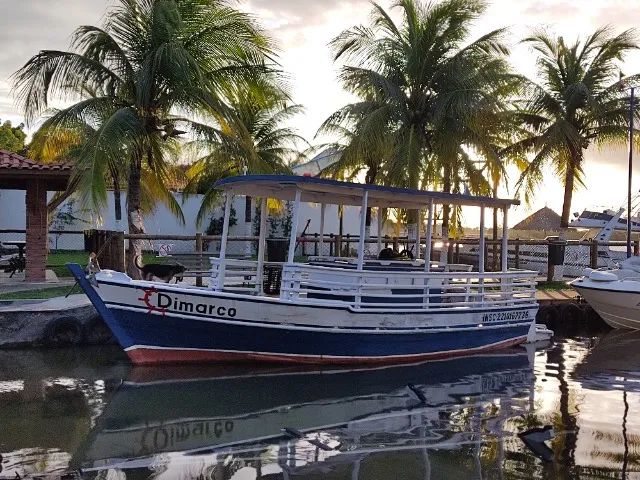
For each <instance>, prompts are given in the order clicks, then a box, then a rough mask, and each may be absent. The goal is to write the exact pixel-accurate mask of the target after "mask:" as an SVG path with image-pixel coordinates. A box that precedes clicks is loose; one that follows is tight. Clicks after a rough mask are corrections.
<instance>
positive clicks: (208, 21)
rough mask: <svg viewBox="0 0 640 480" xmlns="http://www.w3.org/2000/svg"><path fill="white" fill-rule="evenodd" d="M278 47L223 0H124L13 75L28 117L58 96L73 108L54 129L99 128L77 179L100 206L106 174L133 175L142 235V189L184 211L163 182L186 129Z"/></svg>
mask: <svg viewBox="0 0 640 480" xmlns="http://www.w3.org/2000/svg"><path fill="white" fill-rule="evenodd" d="M271 53H272V50H271V45H270V42H269V41H268V39H267V38H266V37H265V35H264V34H263V32H262V31H261V30H260V29H259V28H258V27H257V26H256V25H255V24H254V22H253V20H252V19H251V18H250V17H249V16H248V15H246V14H243V13H241V12H238V11H237V10H235V9H233V8H231V7H229V6H227V4H226V3H225V2H224V1H211V0H162V1H157V0H119V2H118V3H117V4H116V6H115V7H114V8H113V9H111V10H110V11H109V12H108V14H107V16H106V21H105V23H104V26H103V28H99V27H95V26H82V27H80V28H78V29H77V30H76V31H75V33H74V35H73V40H72V45H71V50H70V51H54V50H43V51H41V52H40V53H38V54H37V55H35V56H34V57H32V58H31V59H30V60H29V61H28V62H27V63H26V64H25V65H24V66H23V67H22V68H21V69H20V70H18V72H16V74H15V76H14V80H15V88H16V89H17V93H18V98H19V100H20V102H21V103H22V106H23V109H24V113H25V117H26V119H27V121H28V122H33V120H34V119H36V118H37V117H38V116H39V115H41V114H42V113H43V112H45V111H46V110H47V109H48V108H49V107H50V101H51V98H55V97H58V98H62V99H64V100H67V101H71V105H70V106H69V107H67V108H63V109H61V110H59V111H57V112H55V113H53V115H52V116H51V118H49V119H48V121H47V122H48V123H47V125H48V128H49V129H50V131H56V130H58V129H65V128H68V127H69V126H73V125H76V124H78V123H81V124H89V125H91V126H92V127H93V129H94V130H95V132H94V133H93V134H92V135H90V136H89V137H88V139H87V141H86V142H85V143H84V144H83V145H82V148H81V151H80V152H79V154H78V161H77V163H76V168H75V179H74V182H75V184H76V185H77V188H78V190H79V193H80V196H81V198H82V199H83V201H84V202H85V203H87V204H88V206H90V207H91V208H93V209H96V210H97V209H98V208H100V207H101V206H102V205H103V204H104V203H105V201H106V182H105V179H106V178H107V177H108V175H106V172H107V171H108V170H109V168H110V167H113V166H118V167H117V168H118V171H119V172H121V173H122V175H123V176H124V177H126V178H127V182H126V185H127V221H128V227H129V233H133V234H135V233H143V232H144V225H143V223H142V216H141V209H142V200H143V199H142V191H143V187H145V188H146V190H147V191H149V192H155V193H158V192H163V193H164V195H163V196H164V198H165V199H166V200H167V201H168V202H169V204H170V206H171V207H172V208H173V210H174V212H175V213H176V214H178V215H180V213H179V212H180V209H179V205H178V204H177V203H176V202H175V201H174V200H173V199H172V197H171V195H170V194H168V192H167V189H166V188H165V186H164V185H165V177H166V175H167V174H168V173H167V170H168V169H167V158H168V157H169V156H171V155H172V154H173V152H174V151H175V147H176V145H177V144H178V137H179V136H180V134H181V133H182V132H183V130H184V127H183V126H182V125H184V124H187V125H188V124H189V123H190V118H192V116H193V115H195V114H197V113H198V112H201V111H204V110H207V111H210V110H211V109H213V110H215V109H216V108H221V106H220V105H222V103H223V100H224V99H223V98H222V94H223V91H224V89H225V88H227V86H228V85H229V84H231V83H237V82H241V81H244V79H246V78H247V77H251V78H253V77H256V76H259V75H260V74H261V73H262V72H264V71H265V70H267V69H268V68H269V67H268V64H269V62H270V60H269V59H270V56H271ZM87 91H90V92H97V95H92V94H88V93H87ZM178 114H180V115H178ZM181 129H182V130H181ZM140 251H141V243H140V242H139V241H133V242H131V243H130V248H129V254H128V256H127V266H128V268H127V269H128V271H129V273H130V274H132V275H136V276H137V269H136V268H135V264H134V259H135V257H136V255H139V253H140Z"/></svg>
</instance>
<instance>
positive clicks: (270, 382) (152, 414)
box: [0, 331, 640, 480]
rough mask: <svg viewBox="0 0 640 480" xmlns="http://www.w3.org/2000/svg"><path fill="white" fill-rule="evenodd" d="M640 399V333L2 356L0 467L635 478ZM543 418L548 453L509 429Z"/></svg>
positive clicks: (269, 475) (125, 473) (224, 475)
mask: <svg viewBox="0 0 640 480" xmlns="http://www.w3.org/2000/svg"><path fill="white" fill-rule="evenodd" d="M409 384H411V385H412V386H411V387H410V386H408V385H409ZM421 397H422V398H424V399H425V401H424V402H423V401H421ZM639 407H640V333H638V332H636V333H630V332H620V331H614V332H610V333H607V334H604V335H601V336H598V337H583V338H564V339H558V340H557V341H556V342H555V343H554V344H553V345H552V346H551V347H549V348H547V349H541V350H538V351H531V350H530V351H526V350H524V349H517V350H509V351H503V352H500V353H496V354H492V355H483V356H474V357H467V358H461V359H456V360H447V361H439V362H431V363H423V364H419V365H413V366H403V367H390V368H380V369H362V370H348V371H346V370H339V369H335V370H326V369H325V370H314V369H299V368H298V369H294V368H279V367H275V368H269V369H265V368H263V369H256V368H246V367H243V368H238V367H233V368H232V367H228V366H227V367H220V366H209V367H188V368H185V367H163V368H138V367H136V368H133V367H131V366H129V365H128V363H127V362H126V359H125V358H124V356H123V355H122V354H121V352H119V350H118V349H117V348H99V349H96V348H92V349H79V350H49V351H24V352H23V351H9V352H7V351H5V352H0V452H2V456H3V460H2V464H1V465H2V469H3V470H2V472H1V473H0V478H14V477H15V475H16V473H17V474H18V475H20V476H22V477H24V476H36V475H48V476H50V477H51V478H59V477H60V475H62V474H63V473H65V472H68V471H70V470H76V474H77V471H78V469H80V468H81V469H82V474H81V476H82V477H83V478H96V479H124V478H136V479H146V478H161V479H174V478H175V479H185V480H186V479H192V478H193V479H196V478H198V479H215V480H230V479H234V480H249V479H256V478H259V479H263V480H267V479H269V480H271V479H283V480H284V479H336V480H337V479H349V480H353V479H361V480H364V479H367V480H369V479H421V480H423V479H429V478H431V479H440V478H443V479H467V478H469V479H471V478H473V479H493V478H496V479H512V478H527V479H531V478H565V479H573V478H589V479H592V478H625V477H626V478H637V475H640V474H638V472H640V416H638V415H637V412H638V408H639ZM544 425H552V426H553V429H554V432H555V435H554V437H553V438H552V439H551V440H550V441H549V442H547V446H546V447H542V450H543V451H542V452H541V455H542V456H545V455H548V456H549V457H550V460H551V461H543V460H542V459H541V458H539V457H538V456H536V455H535V454H534V453H533V452H532V451H531V450H530V449H529V448H527V447H526V446H525V444H524V443H523V442H522V440H521V439H520V438H519V437H518V436H517V433H518V432H521V431H523V430H526V429H528V428H532V427H539V426H544ZM282 428H288V429H289V430H288V433H287V434H285V435H283V433H282V431H281V429H282ZM299 437H300V438H299ZM78 475H79V474H77V476H78Z"/></svg>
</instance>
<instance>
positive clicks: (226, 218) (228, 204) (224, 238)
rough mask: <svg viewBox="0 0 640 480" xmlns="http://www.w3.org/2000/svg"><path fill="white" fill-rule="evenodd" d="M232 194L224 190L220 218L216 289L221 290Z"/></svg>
mask: <svg viewBox="0 0 640 480" xmlns="http://www.w3.org/2000/svg"><path fill="white" fill-rule="evenodd" d="M232 202H233V195H232V194H231V193H228V192H225V194H224V217H223V220H222V237H221V238H220V254H219V255H218V259H219V262H220V263H219V265H218V278H217V282H216V291H218V292H221V291H222V289H223V288H224V274H225V257H226V256H227V239H228V238H229V216H230V215H231V203H232Z"/></svg>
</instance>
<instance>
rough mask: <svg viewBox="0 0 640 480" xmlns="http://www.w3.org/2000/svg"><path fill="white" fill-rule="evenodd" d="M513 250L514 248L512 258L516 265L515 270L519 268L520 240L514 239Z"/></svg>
mask: <svg viewBox="0 0 640 480" xmlns="http://www.w3.org/2000/svg"><path fill="white" fill-rule="evenodd" d="M514 248H515V254H514V256H515V263H516V265H515V267H516V270H517V269H519V268H520V239H519V238H516V241H515V245H514Z"/></svg>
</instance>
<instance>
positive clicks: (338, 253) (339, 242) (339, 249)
mask: <svg viewBox="0 0 640 480" xmlns="http://www.w3.org/2000/svg"><path fill="white" fill-rule="evenodd" d="M334 250H335V252H334V254H335V256H336V257H340V256H342V235H340V234H338V235H336V246H335V248H334Z"/></svg>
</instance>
